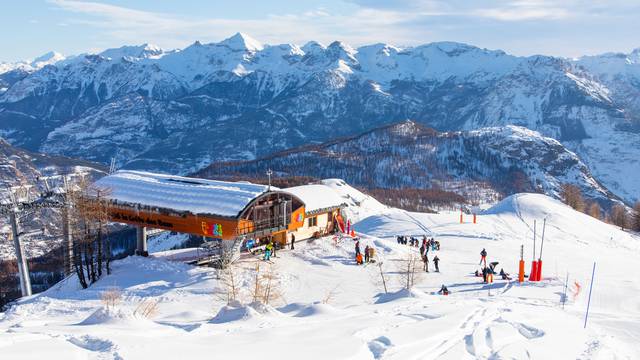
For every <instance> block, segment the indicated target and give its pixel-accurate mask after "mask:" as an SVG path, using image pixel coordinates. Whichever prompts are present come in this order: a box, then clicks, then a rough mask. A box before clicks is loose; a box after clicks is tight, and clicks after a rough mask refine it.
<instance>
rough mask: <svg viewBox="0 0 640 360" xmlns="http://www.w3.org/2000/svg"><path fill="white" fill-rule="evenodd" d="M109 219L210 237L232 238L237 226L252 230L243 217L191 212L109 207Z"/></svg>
mask: <svg viewBox="0 0 640 360" xmlns="http://www.w3.org/2000/svg"><path fill="white" fill-rule="evenodd" d="M109 217H110V220H111V221H114V222H120V223H126V224H130V225H136V226H145V227H149V228H156V229H164V230H170V231H176V232H180V233H187V234H193V235H199V236H206V237H211V238H217V239H223V240H232V239H233V238H235V237H236V236H237V235H238V233H237V231H238V228H240V229H242V231H244V232H249V231H252V230H253V227H252V222H251V221H249V220H244V219H228V218H216V217H213V216H211V217H209V216H198V215H192V214H177V213H175V214H162V213H157V212H153V211H145V210H132V209H130V208H124V207H111V208H110V209H109Z"/></svg>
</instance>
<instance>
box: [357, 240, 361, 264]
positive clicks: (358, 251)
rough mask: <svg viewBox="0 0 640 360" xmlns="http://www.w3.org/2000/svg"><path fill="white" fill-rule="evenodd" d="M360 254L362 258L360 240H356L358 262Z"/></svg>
mask: <svg viewBox="0 0 640 360" xmlns="http://www.w3.org/2000/svg"><path fill="white" fill-rule="evenodd" d="M358 256H359V257H360V258H362V254H360V240H356V262H358Z"/></svg>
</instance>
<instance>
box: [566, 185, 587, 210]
mask: <svg viewBox="0 0 640 360" xmlns="http://www.w3.org/2000/svg"><path fill="white" fill-rule="evenodd" d="M560 196H561V197H562V201H563V202H564V203H565V204H567V205H569V206H571V207H572V208H573V209H574V210H577V211H584V198H583V197H582V191H581V190H580V188H579V187H577V186H575V185H572V184H563V185H562V190H561V193H560Z"/></svg>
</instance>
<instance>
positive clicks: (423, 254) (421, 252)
mask: <svg viewBox="0 0 640 360" xmlns="http://www.w3.org/2000/svg"><path fill="white" fill-rule="evenodd" d="M424 252H425V246H424V244H422V246H420V256H425V253H424Z"/></svg>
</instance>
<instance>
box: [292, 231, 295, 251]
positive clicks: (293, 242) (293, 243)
mask: <svg viewBox="0 0 640 360" xmlns="http://www.w3.org/2000/svg"><path fill="white" fill-rule="evenodd" d="M295 243H296V236H295V235H293V234H291V250H293V249H294V248H295Z"/></svg>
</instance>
